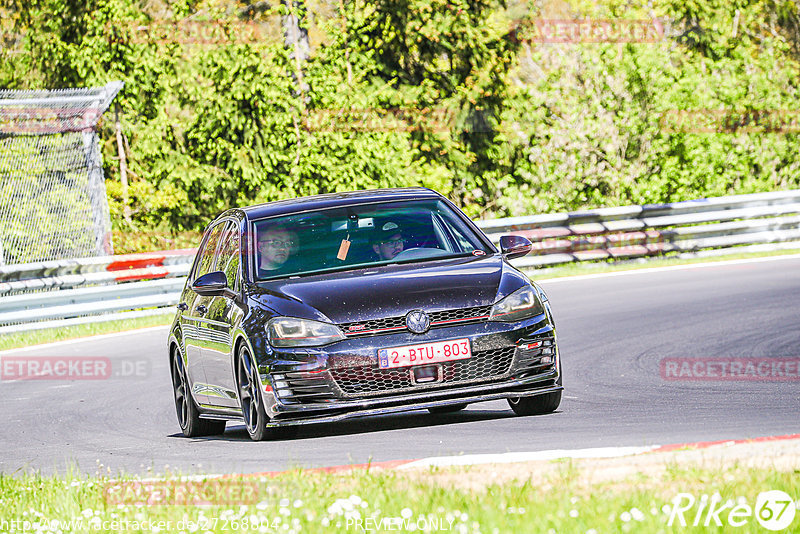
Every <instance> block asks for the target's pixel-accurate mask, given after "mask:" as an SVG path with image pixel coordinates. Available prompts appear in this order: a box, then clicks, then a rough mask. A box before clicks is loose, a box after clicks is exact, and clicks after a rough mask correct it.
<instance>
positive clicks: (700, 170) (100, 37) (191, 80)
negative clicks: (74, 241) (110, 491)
mask: <svg viewBox="0 0 800 534" xmlns="http://www.w3.org/2000/svg"><path fill="white" fill-rule="evenodd" d="M140 5H141V4H140V3H139V2H134V1H133V0H90V1H88V2H86V1H80V2H79V1H77V0H33V1H30V2H29V1H27V0H26V1H25V2H22V1H21V0H0V12H2V14H3V15H4V16H3V17H0V18H2V19H3V23H2V25H0V30H2V32H3V35H2V37H3V43H5V44H7V45H8V46H7V47H5V48H0V87H8V88H41V87H47V88H60V87H67V86H96V85H104V84H105V83H107V82H108V81H110V80H114V79H120V80H123V81H124V82H125V88H124V90H123V91H122V92H121V93H120V95H119V96H118V97H117V103H118V104H119V106H120V111H121V121H122V127H123V128H122V129H123V132H124V134H125V136H126V140H127V142H128V144H129V147H130V149H129V152H128V153H127V164H128V170H129V172H128V179H129V182H130V186H129V188H128V192H127V195H128V206H127V207H128V208H129V209H130V211H131V223H130V224H129V223H127V222H126V221H125V219H124V217H123V214H124V212H125V208H126V206H125V205H124V203H125V200H124V195H123V189H122V187H121V185H120V174H119V167H118V159H117V157H118V154H117V142H116V137H115V128H114V123H113V113H112V112H109V113H107V114H106V119H105V123H104V125H103V126H102V128H101V138H102V139H104V141H105V142H104V145H103V150H104V161H105V166H106V177H107V182H108V193H109V200H110V207H111V213H112V220H113V221H114V225H115V228H117V229H119V230H123V231H126V232H137V231H138V232H156V233H160V234H169V233H174V232H180V231H198V230H202V228H203V227H204V225H205V224H206V223H207V222H208V220H209V219H210V218H211V217H213V216H214V215H216V214H217V213H219V212H220V211H222V210H224V209H226V208H228V207H231V206H235V205H245V204H251V203H256V202H264V201H270V200H275V199H280V198H289V197H293V196H297V195H306V194H315V193H325V192H334V191H343V190H353V189H362V188H375V187H400V186H409V185H423V186H427V187H432V188H434V189H437V190H439V191H441V192H443V193H444V194H446V195H448V196H449V197H450V198H452V199H453V200H454V201H456V202H457V203H458V204H459V205H461V206H462V207H463V208H464V209H465V210H466V211H467V213H468V214H470V215H471V216H474V217H491V216H504V215H525V214H530V213H536V212H543V211H545V212H546V211H560V210H572V209H582V208H591V207H597V206H604V205H620V204H628V203H646V202H665V201H675V200H683V199H689V198H697V197H702V196H712V195H720V194H730V193H745V192H755V191H764V190H773V189H780V188H789V187H797V186H798V185H799V184H800V178H799V177H800V172H798V170H800V157H798V154H797V150H796V146H797V128H796V127H795V128H794V130H793V131H792V130H790V131H781V132H770V131H765V130H764V129H761V130H758V129H756V130H753V129H752V128H750V129H748V128H746V126H747V124H746V122H747V117H748V116H750V115H748V114H751V115H752V113H753V112H754V111H758V110H768V111H769V110H772V111H780V110H787V111H790V112H794V113H795V114H797V113H798V110H800V107H798V104H800V102H798V99H800V96H798V91H797V87H798V85H800V84H798V81H799V80H798V72H799V71H798V63H797V58H798V52H797V51H798V49H799V48H798V47H799V46H800V45H798V43H800V23H798V21H800V18H798V17H799V16H800V15H798V8H797V5H796V4H795V3H794V2H792V1H790V0H758V1H756V2H744V1H743V0H736V1H734V2H722V1H720V0H693V1H691V2H683V1H678V0H659V1H657V2H653V3H651V4H647V5H646V4H644V3H642V4H641V5H637V4H632V3H631V2H628V1H624V2H623V1H621V0H605V1H604V2H600V3H591V2H583V1H578V0H575V1H571V2H568V3H567V2H564V3H562V4H559V7H558V9H557V8H556V7H554V6H555V4H554V3H553V2H544V3H541V4H537V6H538V7H536V8H535V7H534V6H533V5H526V4H524V3H519V2H511V3H508V4H507V3H505V2H503V1H502V0H470V1H467V0H450V1H446V0H433V1H428V0H369V1H367V2H354V1H352V0H341V1H340V2H339V3H338V5H335V4H328V3H325V4H315V3H313V2H310V1H308V2H295V3H294V6H293V8H292V9H291V10H290V9H289V7H288V4H286V3H283V4H280V5H273V6H272V7H269V6H268V5H267V4H266V3H263V2H252V3H250V2H244V1H242V2H238V3H236V4H233V5H231V4H230V3H227V2H222V1H221V0H183V1H181V2H160V3H159V2H151V3H148V4H147V7H146V8H145V9H144V10H143V9H142V8H141V7H140ZM559 9H560V10H561V11H559ZM564 10H566V11H564ZM289 11H293V12H294V13H296V14H299V15H301V16H302V17H303V20H302V21H301V26H302V27H304V28H307V29H308V31H309V35H311V36H312V42H311V54H310V56H309V58H308V59H307V60H306V61H304V62H298V61H296V60H295V57H294V55H293V53H294V47H293V46H286V44H285V42H284V38H283V35H282V30H281V20H282V17H285V16H286V15H287V13H289ZM564 12H566V13H567V14H566V15H565V14H564ZM56 13H57V14H59V15H58V16H54V14H56ZM553 13H556V15H552V14H553ZM547 16H552V17H555V18H571V17H574V18H583V17H588V18H591V19H617V18H623V19H631V20H634V19H649V18H651V17H653V16H655V17H659V19H660V20H662V21H663V22H664V28H665V35H664V39H663V40H662V41H659V42H656V43H620V44H615V43H606V44H604V43H567V44H544V43H536V42H533V43H530V42H519V41H517V40H515V39H513V38H512V36H513V32H512V29H513V28H514V27H515V25H517V24H520V23H521V22H524V20H523V19H531V18H534V17H547ZM164 20H166V21H167V22H166V23H165V22H164ZM186 21H190V22H191V23H192V24H194V26H187V24H188V23H187V22H186ZM220 21H221V22H220ZM173 22H174V23H175V25H174V26H172V25H171V24H172V23H173ZM248 24H249V25H250V26H248ZM252 25H257V26H256V27H257V28H261V29H262V30H263V31H261V33H260V34H259V35H261V38H258V39H253V38H248V34H247V32H246V31H245V30H246V29H247V28H252V27H253V26H252ZM142 28H145V29H144V30H143V29H142ZM187 28H188V29H187ZM193 28H194V30H193ZM190 30H191V31H190ZM195 30H197V32H200V33H197V32H195V34H192V33H191V32H192V31H195ZM187 32H188V33H187ZM202 32H205V33H202ZM211 34H213V35H214V40H213V42H207V39H206V40H204V37H203V36H208V35H211ZM314 39H316V41H315V40H314ZM676 110H690V111H700V112H702V110H713V111H719V112H724V113H726V114H728V118H727V119H726V121H727V122H724V124H723V126H724V127H722V128H718V129H719V131H717V132H714V133H698V132H692V131H691V128H689V129H688V130H687V131H673V130H674V129H673V130H670V129H669V128H666V127H665V125H666V123H665V117H666V116H668V115H669V113H670V112H673V111H676ZM687 117H689V119H687V120H702V113H700V119H698V118H697V114H694V115H691V114H690V115H686V116H682V120H683V119H686V118H687ZM692 117H694V118H692ZM743 117H744V119H743ZM692 124H693V123H690V124H689V126H692ZM726 125H727V126H726ZM730 125H733V126H730ZM737 125H738V126H737ZM717 126H719V124H717ZM134 241H135V240H134ZM134 241H131V242H132V243H133V242H134ZM135 243H136V244H134V245H132V247H133V248H138V247H139V246H140V244H139V242H138V241H135Z"/></svg>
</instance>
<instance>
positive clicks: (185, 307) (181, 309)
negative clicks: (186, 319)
mask: <svg viewBox="0 0 800 534" xmlns="http://www.w3.org/2000/svg"><path fill="white" fill-rule="evenodd" d="M178 309H179V310H180V311H186V310H188V309H189V306H188V305H187V304H186V303H185V302H181V303H180V304H178Z"/></svg>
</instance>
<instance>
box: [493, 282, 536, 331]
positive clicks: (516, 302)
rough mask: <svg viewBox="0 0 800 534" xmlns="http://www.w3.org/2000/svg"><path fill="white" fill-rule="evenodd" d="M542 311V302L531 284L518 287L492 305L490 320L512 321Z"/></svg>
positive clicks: (532, 315)
mask: <svg viewBox="0 0 800 534" xmlns="http://www.w3.org/2000/svg"><path fill="white" fill-rule="evenodd" d="M542 313H544V308H542V303H541V302H540V301H539V297H538V296H537V295H536V290H535V289H533V287H531V286H525V287H523V288H520V289H518V290H516V291H514V292H513V293H511V294H510V295H509V296H507V297H506V298H504V299H503V300H501V301H500V302H498V303H497V304H495V305H494V306H492V313H491V314H490V315H489V320H490V321H504V322H507V323H513V322H515V321H521V320H522V319H527V318H529V317H534V316H536V315H539V314H542Z"/></svg>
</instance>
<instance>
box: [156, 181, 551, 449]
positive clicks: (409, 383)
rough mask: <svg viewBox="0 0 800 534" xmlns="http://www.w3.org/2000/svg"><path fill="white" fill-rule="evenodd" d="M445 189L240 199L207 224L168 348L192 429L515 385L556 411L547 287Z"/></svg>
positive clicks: (268, 425)
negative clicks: (242, 204)
mask: <svg viewBox="0 0 800 534" xmlns="http://www.w3.org/2000/svg"><path fill="white" fill-rule="evenodd" d="M500 247H501V250H500V251H498V250H497V249H496V248H495V246H494V245H493V244H492V242H491V241H490V240H489V239H488V238H487V237H486V236H485V235H484V234H483V233H482V232H481V230H480V229H478V228H477V227H476V226H475V224H474V223H473V222H472V221H471V220H470V219H469V218H468V217H467V216H466V215H464V214H463V213H462V212H461V211H460V210H459V209H458V208H457V207H456V206H455V205H453V204H452V203H451V202H450V201H448V200H447V199H446V198H444V197H442V196H441V195H439V194H438V193H436V192H434V191H431V190H429V189H422V188H408V189H392V190H374V191H359V192H352V193H337V194H327V195H319V196H314V197H307V198H299V199H293V200H284V201H278V202H270V203H268V204H262V205H259V206H251V207H247V208H236V209H231V210H228V211H226V212H225V213H223V214H222V215H220V216H219V217H217V219H215V220H214V221H213V222H212V223H211V224H210V225H209V226H208V228H207V230H206V232H205V234H204V236H203V240H202V243H201V246H200V249H199V250H198V253H197V257H196V258H195V261H194V265H193V266H192V269H191V271H190V273H189V277H188V280H187V283H186V287H185V288H184V290H183V293H182V294H181V298H180V303H179V304H178V313H177V315H176V317H175V321H174V322H173V325H172V328H171V330H170V335H169V340H168V349H169V358H170V368H171V373H172V381H173V387H174V394H175V405H176V408H177V413H178V421H179V423H180V426H181V429H182V430H183V433H184V434H185V435H186V436H198V435H209V434H219V433H222V432H224V430H225V422H226V421H243V422H244V424H245V426H246V427H247V431H248V433H249V434H250V437H252V438H253V439H255V440H261V439H265V438H268V437H269V436H270V435H271V434H272V429H274V428H279V427H283V426H290V425H299V424H307V423H316V422H331V421H338V420H341V419H346V418H350V417H358V416H367V415H375V414H386V413H394V412H400V411H407V410H417V409H427V410H429V411H430V412H433V413H446V412H455V411H458V410H461V409H463V408H464V407H465V406H467V404H469V403H473V402H479V401H488V400H494V399H507V400H508V403H509V405H510V406H511V409H512V410H514V412H515V413H517V414H519V415H532V414H540V413H547V412H552V411H554V410H555V409H556V408H557V407H558V405H559V403H560V402H561V390H562V386H561V362H560V358H559V353H558V347H557V344H556V331H555V325H554V322H553V317H552V314H551V311H550V305H549V302H548V300H547V296H546V295H545V294H544V292H543V291H542V289H541V288H540V287H539V286H538V285H536V284H535V283H533V282H531V281H530V280H529V279H528V278H527V277H526V276H525V275H524V274H522V273H521V272H519V271H518V270H517V269H515V268H514V267H512V266H511V264H510V263H509V261H508V260H509V259H511V258H515V257H519V256H523V255H525V254H527V253H528V252H529V251H530V248H531V244H530V242H529V241H528V240H527V239H525V238H524V237H520V236H503V237H502V238H501V239H500Z"/></svg>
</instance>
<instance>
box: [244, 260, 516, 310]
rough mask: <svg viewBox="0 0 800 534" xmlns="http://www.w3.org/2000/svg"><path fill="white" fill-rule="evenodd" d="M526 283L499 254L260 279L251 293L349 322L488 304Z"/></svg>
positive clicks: (282, 306) (279, 306) (273, 305)
mask: <svg viewBox="0 0 800 534" xmlns="http://www.w3.org/2000/svg"><path fill="white" fill-rule="evenodd" d="M525 283H527V282H526V279H525V277H524V276H523V275H522V274H520V273H519V272H518V271H516V269H514V268H513V267H511V266H510V265H508V264H507V263H506V262H505V261H503V258H502V256H500V255H499V254H498V255H492V256H484V257H469V258H457V259H448V260H437V261H429V262H425V263H422V264H421V263H412V264H402V265H388V266H383V267H377V268H370V269H358V270H354V271H346V272H337V273H328V274H321V275H314V276H308V277H302V278H294V279H286V280H273V281H266V282H258V283H257V284H255V286H254V291H253V292H252V294H251V298H253V299H255V300H257V301H258V302H259V303H260V304H261V305H263V306H266V307H268V308H270V309H271V310H272V311H273V312H274V313H275V314H277V315H285V316H293V317H303V318H307V319H316V320H322V321H330V322H333V323H349V322H354V321H365V320H369V319H378V318H384V317H397V316H402V315H405V314H406V313H408V312H409V311H410V310H413V309H424V310H428V311H435V310H446V309H457V308H467V307H472V306H487V305H490V304H493V303H494V302H496V301H497V300H498V299H499V298H502V297H504V296H505V295H507V294H509V293H511V292H513V291H515V290H516V289H518V288H519V287H521V286H522V285H524V284H525Z"/></svg>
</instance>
